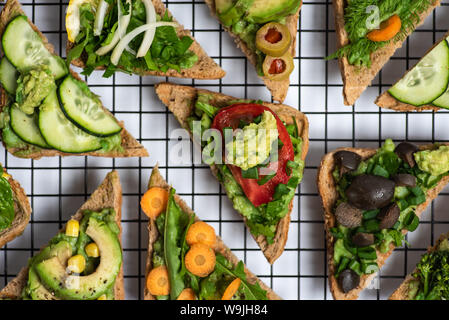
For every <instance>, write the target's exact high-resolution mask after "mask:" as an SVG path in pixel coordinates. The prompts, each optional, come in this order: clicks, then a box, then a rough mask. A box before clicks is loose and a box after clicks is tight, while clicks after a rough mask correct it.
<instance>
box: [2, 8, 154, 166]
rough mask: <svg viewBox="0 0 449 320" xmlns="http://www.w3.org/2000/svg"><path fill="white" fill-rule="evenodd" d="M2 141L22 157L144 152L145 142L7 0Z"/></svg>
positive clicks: (3, 41)
mask: <svg viewBox="0 0 449 320" xmlns="http://www.w3.org/2000/svg"><path fill="white" fill-rule="evenodd" d="M0 36H1V40H2V48H3V51H2V53H3V54H4V56H3V57H2V58H1V62H0V83H1V85H2V88H1V97H0V112H1V119H2V121H1V123H0V128H1V130H2V141H3V144H4V145H5V147H6V148H7V150H8V152H10V153H11V154H13V155H15V156H17V157H22V158H31V159H39V158H41V157H51V156H58V155H60V156H65V155H73V154H76V155H91V156H99V157H144V156H147V155H148V152H147V151H146V150H145V148H144V147H143V146H142V145H141V144H140V143H139V142H137V140H136V139H135V138H133V137H132V136H131V134H130V133H129V132H128V131H126V129H125V128H124V127H123V123H121V122H119V121H118V120H117V119H116V118H115V117H114V116H113V115H112V114H111V113H110V112H109V111H108V110H107V109H106V108H105V107H104V106H103V105H102V103H101V101H100V99H99V98H98V97H97V96H96V95H95V94H94V93H92V92H91V91H90V90H89V88H88V86H87V84H86V83H85V82H83V81H82V80H81V79H80V78H79V76H78V74H76V73H75V72H74V71H72V70H69V69H68V68H67V66H66V64H65V62H64V61H63V60H62V59H61V58H60V57H59V56H57V55H56V54H55V53H54V49H53V46H52V45H51V44H49V43H48V41H47V38H46V37H45V36H44V35H43V34H42V33H41V32H40V31H39V30H38V29H37V28H36V26H35V25H34V24H32V22H31V21H30V20H29V19H28V18H27V17H26V16H25V15H24V12H23V10H22V7H21V5H20V3H19V2H18V1H17V0H8V1H7V3H6V4H5V6H4V7H3V10H2V12H1V15H0Z"/></svg>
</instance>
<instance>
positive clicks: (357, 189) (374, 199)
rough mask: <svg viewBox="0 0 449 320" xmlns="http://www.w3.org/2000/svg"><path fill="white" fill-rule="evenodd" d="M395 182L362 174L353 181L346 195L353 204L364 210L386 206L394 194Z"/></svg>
mask: <svg viewBox="0 0 449 320" xmlns="http://www.w3.org/2000/svg"><path fill="white" fill-rule="evenodd" d="M394 186H395V185H394V182H393V181H391V180H389V179H387V178H384V177H381V176H374V175H370V174H362V175H360V176H357V177H355V178H354V180H353V181H352V183H351V185H350V186H349V188H348V189H346V196H347V197H348V201H349V203H350V204H352V205H353V206H355V207H357V208H359V209H362V210H373V209H378V208H382V207H385V206H386V205H387V204H388V203H390V201H391V199H393V196H394Z"/></svg>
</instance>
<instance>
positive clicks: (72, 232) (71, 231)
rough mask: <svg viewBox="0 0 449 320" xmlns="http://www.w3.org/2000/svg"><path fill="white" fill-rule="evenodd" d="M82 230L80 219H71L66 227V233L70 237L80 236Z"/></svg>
mask: <svg viewBox="0 0 449 320" xmlns="http://www.w3.org/2000/svg"><path fill="white" fill-rule="evenodd" d="M79 232H80V223H79V222H78V220H69V221H68V222H67V226H66V228H65V234H66V235H67V236H69V237H78V234H79Z"/></svg>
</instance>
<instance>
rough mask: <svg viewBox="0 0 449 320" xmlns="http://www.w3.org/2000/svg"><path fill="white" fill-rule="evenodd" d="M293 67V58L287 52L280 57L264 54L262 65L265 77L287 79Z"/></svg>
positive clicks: (278, 79) (276, 79) (277, 79)
mask: <svg viewBox="0 0 449 320" xmlns="http://www.w3.org/2000/svg"><path fill="white" fill-rule="evenodd" d="M294 67H295V65H294V63H293V58H292V56H291V54H290V53H289V52H287V53H285V54H284V55H283V56H282V57H271V56H266V57H265V60H264V62H263V66H262V68H263V73H264V75H265V77H266V78H268V79H270V80H275V81H280V80H285V79H287V78H288V77H289V76H290V73H292V71H293V69H294Z"/></svg>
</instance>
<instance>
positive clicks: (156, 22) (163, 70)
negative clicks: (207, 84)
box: [66, 0, 225, 79]
mask: <svg viewBox="0 0 449 320" xmlns="http://www.w3.org/2000/svg"><path fill="white" fill-rule="evenodd" d="M152 25H153V27H151V26H152ZM146 27H148V28H146ZM139 28H140V29H139ZM66 29H67V35H68V42H67V57H68V59H69V60H70V61H72V64H73V65H75V66H77V67H81V68H84V74H90V73H91V72H92V71H93V70H105V73H104V75H103V76H104V77H109V76H111V75H112V74H113V73H114V72H115V71H116V70H121V71H124V72H126V73H134V74H138V75H142V76H168V77H178V78H193V79H220V78H223V77H224V76H225V72H224V71H223V69H221V68H220V66H219V65H218V64H217V63H216V62H215V61H214V60H213V59H212V58H210V57H209V56H208V55H207V53H206V52H205V51H204V50H203V48H201V46H200V44H199V43H198V42H197V41H196V40H195V39H194V38H193V37H192V36H191V35H190V31H189V30H186V29H184V27H183V26H182V25H180V24H178V23H177V22H176V20H175V19H174V18H173V16H172V14H171V13H170V11H169V10H168V9H167V8H166V7H165V5H164V4H163V2H162V1H161V0H118V1H116V0H114V1H106V0H100V1H97V2H96V5H95V4H93V3H92V2H89V3H87V2H85V1H76V0H73V1H71V2H70V4H69V6H68V8H67V14H66ZM137 29H139V30H137Z"/></svg>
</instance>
